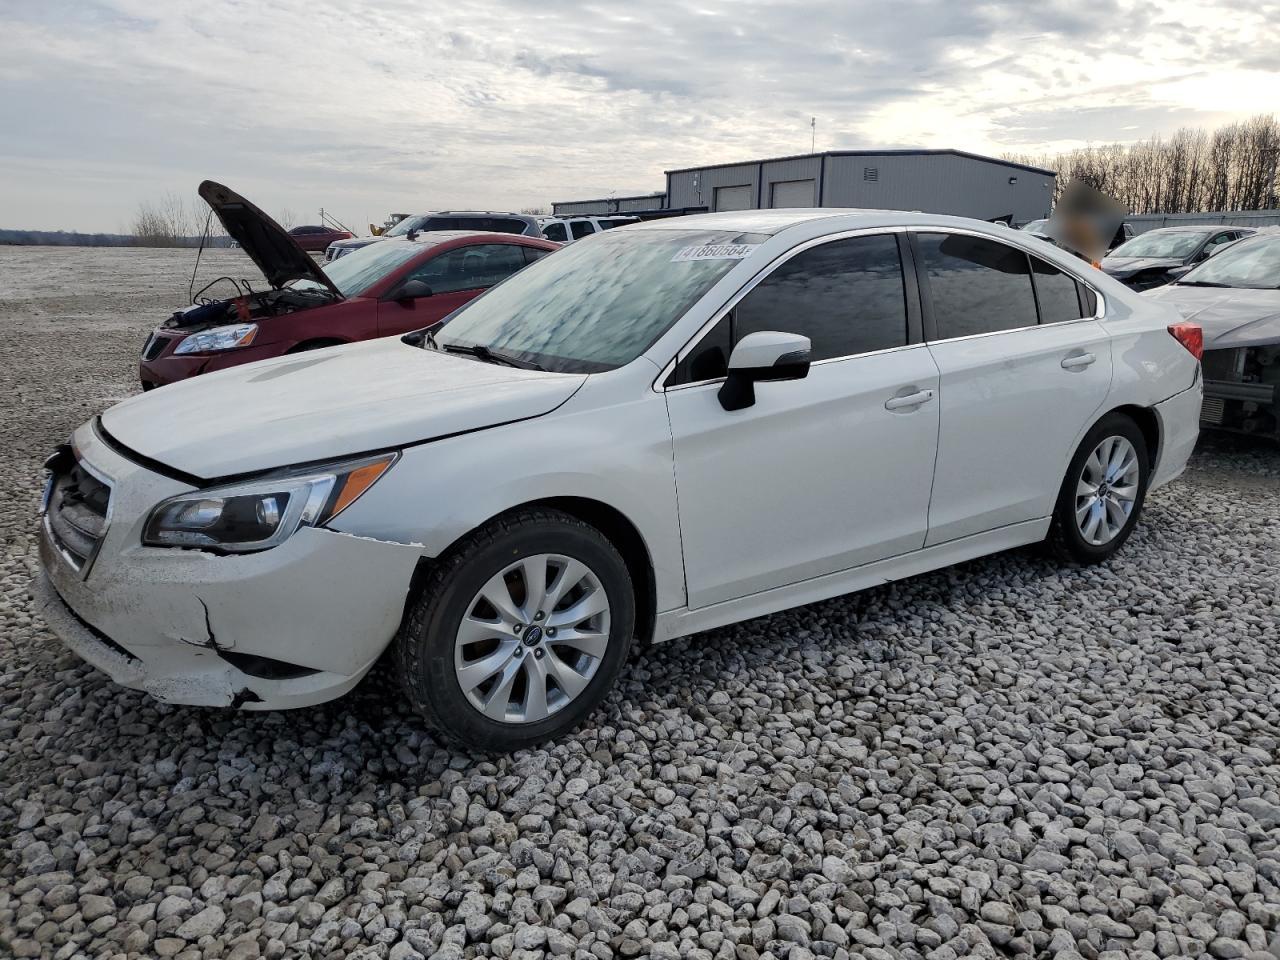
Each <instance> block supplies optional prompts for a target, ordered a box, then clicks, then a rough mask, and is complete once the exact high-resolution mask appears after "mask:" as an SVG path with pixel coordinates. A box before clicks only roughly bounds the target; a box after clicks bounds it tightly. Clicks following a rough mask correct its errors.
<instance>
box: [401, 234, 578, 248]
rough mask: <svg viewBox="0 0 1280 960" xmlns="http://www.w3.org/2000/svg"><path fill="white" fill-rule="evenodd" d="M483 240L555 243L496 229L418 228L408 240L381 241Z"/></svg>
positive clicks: (430, 243) (433, 244)
mask: <svg viewBox="0 0 1280 960" xmlns="http://www.w3.org/2000/svg"><path fill="white" fill-rule="evenodd" d="M473 238H474V239H478V240H483V241H485V242H486V243H514V244H517V245H519V246H529V244H530V243H534V244H537V243H543V242H545V243H547V244H549V245H551V246H555V244H554V243H553V242H552V241H550V240H547V241H542V240H541V239H540V238H538V237H526V236H524V235H523V234H519V233H500V232H498V231H496V230H419V231H418V232H417V233H415V234H414V235H413V239H412V240H410V239H409V238H408V236H403V237H387V238H386V239H385V240H382V241H381V242H382V243H416V244H419V245H421V246H426V247H437V246H440V245H441V244H443V243H453V242H455V241H459V240H469V239H473Z"/></svg>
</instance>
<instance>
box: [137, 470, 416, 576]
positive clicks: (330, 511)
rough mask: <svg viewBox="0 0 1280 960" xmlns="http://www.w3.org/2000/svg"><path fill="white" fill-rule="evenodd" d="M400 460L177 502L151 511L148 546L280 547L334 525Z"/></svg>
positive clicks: (282, 478)
mask: <svg viewBox="0 0 1280 960" xmlns="http://www.w3.org/2000/svg"><path fill="white" fill-rule="evenodd" d="M399 456H400V455H399V454H398V453H388V454H383V455H381V456H377V457H369V458H367V459H363V460H352V461H348V462H346V463H340V464H333V465H331V466H328V467H317V468H310V469H307V470H305V471H297V470H295V471H285V472H282V473H280V474H277V475H276V476H273V477H263V478H262V479H259V480H252V481H250V482H248V483H242V484H235V485H233V486H226V487H217V488H213V489H209V490H193V491H192V492H191V493H184V494H182V495H180V496H177V497H171V498H170V499H168V500H165V501H163V502H162V503H160V504H159V505H158V506H157V507H156V508H155V509H154V510H152V511H151V516H150V517H148V518H147V526H146V529H145V531H144V532H143V534H142V542H143V544H144V545H146V546H149V547H204V548H213V549H216V550H226V551H228V552H231V553H248V552H250V551H254V550H267V549H269V548H271V547H275V546H279V545H280V544H282V543H284V541H285V540H288V539H289V537H291V536H293V534H294V532H295V531H296V530H297V529H298V528H299V527H302V526H309V527H315V526H319V525H321V524H323V523H328V522H329V521H330V520H332V519H333V518H334V517H336V516H337V515H338V514H340V513H341V512H342V511H343V510H345V509H346V508H347V507H349V506H351V504H353V503H355V502H356V500H357V499H359V497H360V496H361V495H362V494H363V493H364V492H365V491H366V490H368V489H369V488H370V487H371V486H373V485H374V483H375V482H376V481H377V480H378V478H379V477H381V476H382V475H383V474H384V473H386V472H387V470H388V469H389V468H390V467H391V465H392V464H393V463H395V462H396V460H397V459H399Z"/></svg>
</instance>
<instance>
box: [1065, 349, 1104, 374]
mask: <svg viewBox="0 0 1280 960" xmlns="http://www.w3.org/2000/svg"><path fill="white" fill-rule="evenodd" d="M1097 359H1098V358H1097V357H1095V356H1094V355H1093V354H1092V353H1073V354H1072V355H1071V356H1069V357H1066V358H1065V359H1064V360H1063V361H1062V369H1063V370H1083V369H1084V368H1085V367H1087V366H1089V364H1091V363H1093V362H1094V361H1095V360H1097Z"/></svg>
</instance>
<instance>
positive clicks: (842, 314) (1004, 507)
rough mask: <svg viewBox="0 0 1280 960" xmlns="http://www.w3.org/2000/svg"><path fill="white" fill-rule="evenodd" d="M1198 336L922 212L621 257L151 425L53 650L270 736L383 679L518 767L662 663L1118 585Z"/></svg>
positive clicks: (647, 240) (118, 435)
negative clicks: (824, 616)
mask: <svg viewBox="0 0 1280 960" xmlns="http://www.w3.org/2000/svg"><path fill="white" fill-rule="evenodd" d="M1198 337H1199V329H1198V328H1197V327H1195V326H1193V325H1191V324H1186V323H1182V322H1180V321H1179V318H1178V315H1177V314H1176V313H1175V312H1173V311H1172V310H1171V309H1169V308H1167V307H1165V306H1163V305H1161V304H1159V303H1157V302H1154V301H1151V300H1148V299H1145V298H1142V297H1140V296H1138V295H1136V294H1133V293H1131V292H1130V291H1128V290H1126V289H1125V288H1124V287H1123V286H1121V285H1120V284H1119V283H1117V282H1115V281H1113V280H1111V279H1110V278H1108V277H1107V276H1106V275H1104V274H1102V273H1101V272H1099V271H1096V270H1093V269H1091V268H1090V267H1088V266H1087V265H1085V264H1083V263H1082V262H1081V261H1079V260H1077V259H1075V258H1074V257H1071V256H1070V255H1069V254H1066V253H1064V252H1062V251H1060V250H1058V249H1056V248H1054V247H1051V246H1048V245H1046V244H1044V243H1042V242H1040V241H1038V240H1036V239H1035V238H1034V237H1030V236H1026V235H1022V234H1019V233H1016V232H1011V231H1009V230H1007V229H1003V228H999V227H995V226H992V225H990V224H986V223H981V222H977V221H972V220H962V219H956V218H948V217H937V216H926V215H919V214H909V213H892V212H868V211H864V212H857V211H835V210H815V211H809V212H802V211H746V212H741V213H721V214H712V215H708V216H695V217H685V218H682V219H680V220H675V221H665V222H659V223H648V224H642V225H639V226H636V227H633V228H630V229H627V230H617V231H610V232H609V233H607V234H604V235H602V236H599V237H597V238H595V239H594V240H592V242H590V243H584V244H574V245H572V246H570V247H569V248H567V249H565V250H562V251H560V252H558V253H556V254H555V255H554V256H551V257H547V258H545V259H544V260H541V261H539V262H538V263H536V264H534V265H532V266H530V267H529V268H527V269H526V270H523V271H521V272H520V273H517V274H515V275H514V276H513V277H511V278H510V279H509V280H507V281H505V282H503V283H502V284H500V285H498V286H496V287H494V288H492V289H491V290H489V291H488V292H487V293H485V294H484V295H483V296H482V297H480V298H478V299H476V300H474V301H472V302H471V303H470V304H469V305H468V306H466V307H465V308H463V309H462V310H461V311H459V312H458V313H456V314H455V315H454V318H453V319H452V320H451V321H449V322H448V323H447V325H445V326H443V327H437V328H436V329H434V330H432V331H420V332H418V333H416V334H410V335H408V336H406V337H404V338H387V339H382V340H374V341H369V342H365V343H358V344H353V345H351V346H346V347H338V348H334V349H331V350H325V351H323V352H321V353H310V354H304V355H300V356H285V357H280V358H277V359H273V360H265V361H262V362H260V363H255V364H248V365H245V366H240V367H235V368H232V369H229V370H224V371H219V372H217V373H214V374H210V375H207V376H203V377H199V378H196V379H194V380H188V381H184V382H182V383H178V384H175V385H173V386H171V387H167V388H166V389H165V390H164V391H162V392H161V393H159V394H154V393H153V394H147V395H144V396H139V397H135V398H132V399H130V400H127V401H125V402H124V403H121V404H119V405H117V406H115V407H112V408H111V409H109V410H107V411H106V412H105V413H103V414H102V416H100V417H98V418H95V419H94V420H93V421H92V422H90V423H87V424H85V425H84V426H82V427H80V428H79V429H78V430H77V431H76V433H75V435H74V437H73V438H72V441H71V443H70V445H69V446H67V447H65V448H63V449H61V450H60V451H59V452H58V453H57V454H56V455H55V456H54V457H53V458H52V459H51V460H50V463H49V468H50V481H49V486H48V488H47V491H46V494H45V498H44V508H43V519H42V535H41V538H40V542H41V557H42V561H43V567H44V573H43V575H42V576H41V577H40V579H39V581H38V582H37V584H36V585H35V590H36V592H37V595H38V599H39V606H40V608H41V609H42V610H43V614H44V617H45V619H46V620H47V621H48V622H49V624H50V625H51V626H52V627H53V629H54V630H55V631H56V632H58V633H59V634H60V635H61V636H62V638H63V639H64V640H65V641H66V643H67V644H68V645H69V646H70V647H71V648H72V649H74V650H75V651H77V652H78V653H79V654H80V655H81V656H83V657H84V658H85V659H87V660H89V661H90V662H92V663H94V664H95V665H97V666H98V667H100V668H101V669H103V670H105V671H107V672H108V673H109V674H111V676H112V677H114V678H115V679H116V680H117V681H118V682H120V683H123V684H125V685H127V686H130V687H136V688H139V689H142V690H146V691H148V692H150V693H151V694H153V695H155V696H156V697H159V698H161V699H163V700H166V701H170V702H174V703H184V704H204V705H223V706H226V705H230V706H235V707H244V708H250V709H273V708H279V707H292V706H301V705H305V704H311V703H316V702H319V701H323V700H328V699H330V698H332V697H336V696H338V695H340V694H342V693H344V692H345V691H347V690H348V689H350V688H351V687H352V686H354V685H355V684H356V683H357V682H358V681H359V680H360V678H361V677H363V676H364V674H365V673H366V672H367V671H368V670H369V668H370V667H371V666H372V665H373V664H374V662H375V661H376V660H378V658H379V657H381V656H383V655H384V653H387V652H388V650H389V652H390V654H391V655H392V656H393V657H394V658H395V661H396V664H397V668H398V672H399V674H400V676H401V678H402V680H403V684H404V691H405V696H406V697H407V698H408V699H409V701H410V702H412V703H413V705H414V706H415V707H416V708H417V709H418V710H420V711H421V712H422V714H423V715H424V716H425V717H426V718H427V719H428V721H429V722H430V723H431V724H432V725H434V726H435V727H436V728H438V729H440V730H442V731H444V732H445V733H446V734H448V735H450V736H451V737H453V738H455V739H456V740H458V741H461V742H463V743H466V744H469V745H472V746H475V747H479V748H485V749H503V750H505V749H513V748H518V747H521V746H526V745H529V744H533V743H537V742H539V741H542V740H545V739H547V738H549V737H554V736H556V735H558V734H561V733H563V732H564V731H566V730H568V729H569V728H570V727H572V726H573V725H574V724H576V723H578V722H579V721H581V720H582V719H583V718H584V717H586V716H587V715H588V714H589V713H590V712H591V710H592V709H593V708H594V707H595V706H596V705H597V704H598V703H599V702H600V700H601V699H602V698H603V697H604V696H605V695H606V693H607V692H608V691H609V688H610V687H611V686H612V684H613V682H614V680H615V678H616V677H617V676H618V674H619V672H620V671H621V670H623V669H624V664H625V661H626V659H627V655H628V652H629V650H630V649H631V646H632V644H633V642H635V641H637V640H638V641H639V642H641V643H649V642H655V641H663V640H670V639H671V638H673V637H679V636H683V635H685V634H691V633H695V632H697V631H700V630H706V629H709V628H712V627H718V626H721V625H723V624H728V623H732V622H734V621H738V620H743V619H746V618H749V617H757V616H761V615H763V614H767V613H770V612H773V611H776V610H781V609H784V608H786V607H792V606H796V605H798V604H804V603H809V602H812V601H815V600H821V599H823V598H825V597H831V596H834V595H836V594H841V593H845V592H848V591H851V590H857V589H861V588H863V587H867V586H872V585H877V584H882V583H885V582H887V581H890V580H894V579H898V578H901V577H906V576H910V575H913V574H917V573H921V572H923V571H927V570H931V569H934V568H936V567H941V566H945V565H947V564H952V563H956V562H957V561H961V560H967V559H970V558H972V557H977V556H979V555H982V554H986V553H992V552H994V551H999V550H1006V549H1009V548H1011V547H1016V546H1019V545H1022V544H1028V543H1033V542H1036V541H1042V540H1046V539H1047V540H1048V541H1050V542H1051V543H1052V544H1054V545H1055V546H1056V547H1057V548H1058V550H1059V551H1060V552H1061V553H1062V554H1064V555H1065V556H1067V557H1070V558H1073V559H1074V560H1076V561H1078V562H1084V563H1096V562H1099V561H1101V560H1104V559H1106V558H1107V557H1109V556H1110V555H1111V554H1112V553H1113V552H1114V551H1115V550H1116V549H1117V548H1119V547H1120V545H1121V544H1123V543H1124V541H1125V540H1126V538H1127V537H1128V536H1129V534H1130V532H1131V531H1132V530H1133V527H1134V524H1135V523H1136V522H1137V520H1138V517H1139V514H1140V513H1141V510H1142V504H1143V498H1144V496H1145V495H1146V493H1147V492H1148V491H1149V490H1150V489H1152V488H1154V487H1156V486H1159V485H1160V484H1163V483H1167V482H1168V481H1170V480H1172V479H1173V478H1174V477H1176V476H1177V475H1178V474H1179V473H1180V472H1181V471H1182V470H1183V468H1184V466H1185V464H1186V462H1187V457H1188V455H1189V454H1190V452H1191V449H1192V446H1193V445H1194V443H1195V440H1196V435H1197V420H1198V415H1199V411H1200V397H1201V386H1200V366H1199V363H1198V356H1197V353H1198V350H1199V345H1198Z"/></svg>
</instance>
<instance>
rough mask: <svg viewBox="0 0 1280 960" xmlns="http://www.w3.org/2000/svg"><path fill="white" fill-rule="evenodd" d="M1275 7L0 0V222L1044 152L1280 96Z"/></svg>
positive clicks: (376, 208) (309, 209)
mask: <svg viewBox="0 0 1280 960" xmlns="http://www.w3.org/2000/svg"><path fill="white" fill-rule="evenodd" d="M1277 22H1280V2H1274V0H1267V2H1254V3H1240V2H1239V0H1232V2H1229V3H1227V2H1216V0H1199V2H1181V0H1166V2H1159V3H1151V2H1142V3H1116V2H1108V0H1069V2H1057V0H1055V2H1048V0H1038V2H1034V3H1032V2H1006V3H981V4H977V3H973V4H971V3H966V2H963V0H918V2H912V0H879V2H864V0H830V2H827V0H810V2H803V3H773V2H760V0H681V2H668V0H643V2H637V0H597V2H592V3H574V2H569V0H537V2H518V0H449V2H439V0H350V2H347V0H306V2H301V0H235V2H226V0H198V2H189V0H99V2H92V0H67V2H63V0H42V2H36V3H31V2H27V0H0V227H15V228H48V229H54V228H65V229H71V228H76V229H81V230H105V231H117V230H124V229H126V228H127V226H128V223H129V221H130V219H131V216H132V213H133V211H134V210H135V209H136V207H137V204H138V203H139V201H141V200H145V199H155V198H157V197H158V196H159V195H161V194H163V193H164V192H166V191H170V190H172V191H179V192H181V193H182V194H183V195H184V196H186V197H190V198H192V199H195V188H196V185H197V184H198V183H199V181H200V180H201V179H203V178H206V177H209V178H212V179H215V180H220V181H222V182H224V183H226V184H228V185H229V186H231V187H232V188H233V189H235V190H237V191H239V192H241V193H243V194H245V195H246V196H248V197H249V198H250V199H252V200H254V201H255V202H257V203H258V204H259V205H260V206H262V207H264V208H265V209H266V210H267V211H268V212H270V213H273V214H277V213H280V212H281V211H282V210H284V209H288V210H291V211H292V212H293V214H294V218H293V219H294V221H295V222H298V223H305V222H311V221H314V220H315V217H316V211H317V209H318V208H319V207H320V206H322V205H323V206H324V207H325V208H326V209H329V210H331V211H333V212H334V213H335V214H336V215H337V216H339V217H340V218H342V219H343V220H344V221H346V222H347V223H348V224H350V225H352V226H357V225H359V226H361V227H362V226H363V225H364V224H366V223H368V222H369V221H370V220H373V221H376V222H380V221H381V220H382V219H383V217H384V216H385V215H386V214H387V213H389V212H391V211H415V210H419V209H432V208H436V209H439V208H445V207H483V208H500V209H518V208H520V207H523V206H531V205H546V204H549V203H550V202H551V201H553V200H568V199H575V198H592V197H599V196H607V195H610V194H618V195H626V194H631V193H647V192H651V191H656V190H661V189H663V187H664V185H665V183H664V178H663V171H664V170H666V169H672V168H676V167H682V166H689V165H692V164H697V163H703V162H722V161H727V160H738V159H757V158H760V157H767V156H773V155H784V154H791V153H801V152H806V151H808V149H809V118H810V117H811V116H816V117H817V121H818V126H817V147H818V149H819V150H822V149H839V148H867V147H917V146H918V147H933V148H937V147H956V148H960V149H966V150H972V151H976V152H979V153H990V154H998V153H1000V152H1003V151H1008V150H1016V151H1034V152H1040V151H1052V150H1057V149H1060V148H1064V147H1072V146H1077V145H1082V144H1086V143H1091V142H1093V143H1097V142H1110V141H1114V140H1121V141H1124V140H1136V139H1141V138H1144V137H1147V136H1150V135H1151V134H1154V133H1168V132H1172V131H1173V130H1176V129H1177V128H1178V127H1180V126H1187V125H1206V126H1212V125H1216V124H1219V123H1222V122H1226V121H1230V120H1234V119H1238V118H1241V117H1245V116H1248V115H1250V114H1252V113H1257V112H1264V111H1272V110H1275V109H1277V108H1278V106H1280V52H1277V49H1276V46H1275V44H1274V43H1273V42H1271V41H1272V40H1273V39H1274V32H1275V25H1276V23H1277Z"/></svg>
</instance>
